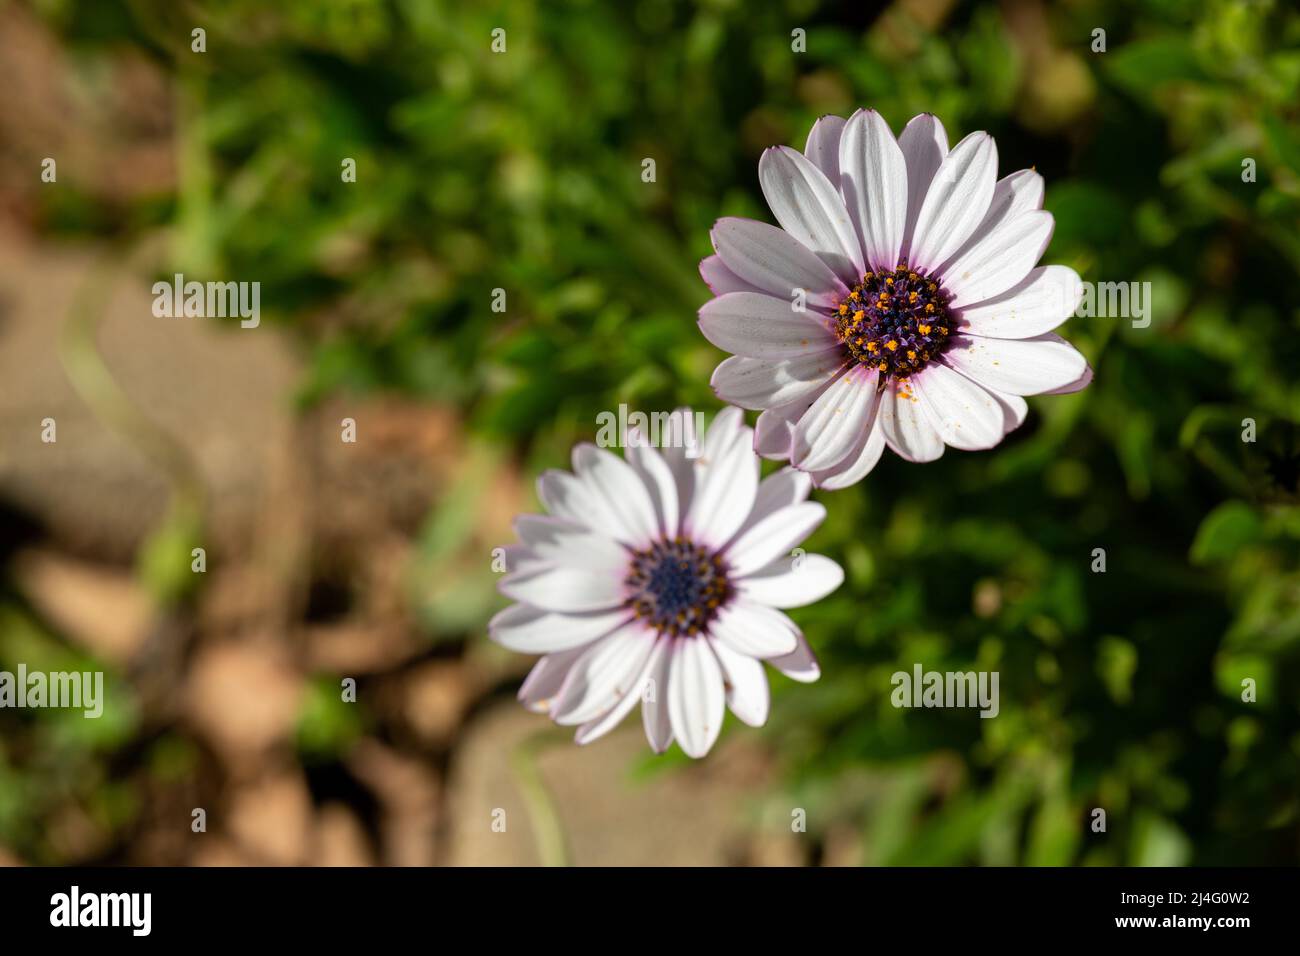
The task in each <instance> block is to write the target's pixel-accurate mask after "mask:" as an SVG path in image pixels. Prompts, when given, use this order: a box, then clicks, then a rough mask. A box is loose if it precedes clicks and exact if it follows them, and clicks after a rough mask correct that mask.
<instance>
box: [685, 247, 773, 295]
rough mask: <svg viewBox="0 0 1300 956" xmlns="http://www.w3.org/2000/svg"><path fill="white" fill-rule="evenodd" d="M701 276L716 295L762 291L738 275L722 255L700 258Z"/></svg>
mask: <svg viewBox="0 0 1300 956" xmlns="http://www.w3.org/2000/svg"><path fill="white" fill-rule="evenodd" d="M700 278H701V279H703V280H704V284H705V285H707V286H708V287H709V291H711V292H712V293H713V294H714V295H726V294H727V293H728V292H762V291H763V290H762V289H760V288H759V287H758V286H755V285H750V284H749V283H748V282H746V281H745V280H744V279H742V278H741V277H740V276H738V275H736V274H735V273H734V272H732V271H731V270H730V269H728V268H727V266H726V264H725V263H724V262H723V261H722V257H721V256H709V257H708V258H705V259H701V260H700Z"/></svg>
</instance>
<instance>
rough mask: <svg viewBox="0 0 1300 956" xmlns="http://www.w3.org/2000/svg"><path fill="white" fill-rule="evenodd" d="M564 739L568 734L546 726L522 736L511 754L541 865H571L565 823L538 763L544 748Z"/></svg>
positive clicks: (512, 767)
mask: <svg viewBox="0 0 1300 956" xmlns="http://www.w3.org/2000/svg"><path fill="white" fill-rule="evenodd" d="M561 739H563V740H564V741H565V742H567V741H568V736H567V734H561V733H560V732H557V731H555V730H553V729H547V730H544V731H541V732H540V733H536V734H534V735H533V736H531V737H528V738H526V739H525V740H523V741H522V742H521V743H520V744H519V745H518V746H516V747H515V749H514V750H513V751H511V754H510V768H511V769H512V770H513V771H514V774H515V780H516V782H517V783H518V784H519V792H520V793H521V794H522V796H523V798H524V806H525V807H526V808H527V810H528V819H529V821H530V822H531V823H532V825H533V836H534V838H535V839H536V841H537V855H538V857H539V858H540V859H541V861H542V866H568V865H569V851H568V845H567V842H566V841H565V838H564V825H563V824H562V823H561V822H560V816H559V814H558V813H557V812H556V809H555V801H554V800H553V799H552V798H551V791H550V790H549V788H547V786H546V781H545V780H543V779H542V773H541V769H540V768H539V767H538V765H537V758H538V757H540V756H541V754H542V752H543V751H545V750H547V749H548V748H549V747H551V746H553V745H555V744H556V743H557V742H558V741H559V740H561Z"/></svg>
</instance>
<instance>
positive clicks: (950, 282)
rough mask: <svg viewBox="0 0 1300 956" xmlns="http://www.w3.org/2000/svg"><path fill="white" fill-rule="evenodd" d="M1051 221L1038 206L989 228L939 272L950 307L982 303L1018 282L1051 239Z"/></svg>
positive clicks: (1049, 214)
mask: <svg viewBox="0 0 1300 956" xmlns="http://www.w3.org/2000/svg"><path fill="white" fill-rule="evenodd" d="M1054 226H1055V220H1054V219H1053V218H1052V214H1051V213H1050V212H1044V211H1042V210H1041V209H1037V210H1034V211H1033V212H1027V213H1024V214H1022V215H1021V216H1020V217H1019V218H1017V219H1013V220H1011V221H1010V222H1008V223H1004V224H1003V225H1000V226H998V227H996V228H995V229H993V230H992V231H990V232H989V233H988V234H987V235H986V236H984V237H983V238H982V239H980V241H979V242H976V243H975V244H974V245H972V246H971V247H970V249H969V250H967V251H966V252H965V253H963V254H962V255H961V256H959V257H958V258H957V259H956V261H954V262H953V263H952V265H951V266H949V267H948V268H947V269H946V270H945V271H944V273H943V283H944V286H945V287H946V288H947V289H948V291H950V292H951V293H952V307H953V308H955V309H960V308H961V307H962V306H964V305H969V304H971V303H975V302H983V301H984V300H985V299H991V298H992V297H993V296H995V295H1001V294H1002V293H1003V292H1006V291H1007V290H1008V289H1010V288H1011V287H1012V286H1014V285H1015V284H1016V283H1018V282H1020V281H1021V280H1022V279H1024V278H1025V276H1027V275H1029V271H1030V270H1031V269H1033V268H1034V266H1035V265H1037V264H1038V260H1039V259H1040V258H1042V255H1043V251H1044V250H1045V249H1047V244H1048V243H1049V242H1051V241H1052V229H1053V227H1054Z"/></svg>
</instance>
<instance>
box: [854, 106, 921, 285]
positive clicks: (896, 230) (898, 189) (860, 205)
mask: <svg viewBox="0 0 1300 956" xmlns="http://www.w3.org/2000/svg"><path fill="white" fill-rule="evenodd" d="M840 189H841V190H842V192H843V193H844V204H845V205H846V206H847V207H848V210H849V215H850V216H852V217H853V221H854V223H855V225H856V226H857V229H858V236H859V237H860V238H861V240H862V253H863V255H864V256H865V257H866V260H867V266H868V267H869V268H871V269H893V268H894V267H895V266H896V265H897V264H898V253H899V250H900V248H901V247H902V244H903V230H904V228H905V226H906V223H907V163H906V161H905V160H904V159H903V151H902V150H901V149H899V147H898V141H897V140H895V139H894V134H893V133H892V132H890V129H889V124H888V123H886V122H885V120H884V117H882V116H881V115H880V114H879V113H877V112H876V111H875V110H859V111H858V112H856V113H854V114H853V116H852V117H850V118H849V122H848V125H847V126H845V127H844V135H843V137H842V138H841V139H840Z"/></svg>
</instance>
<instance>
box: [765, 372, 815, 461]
mask: <svg viewBox="0 0 1300 956" xmlns="http://www.w3.org/2000/svg"><path fill="white" fill-rule="evenodd" d="M828 387H829V385H822V386H820V387H819V388H818V389H817V391H815V392H813V393H812V394H811V395H805V396H804V397H803V398H800V399H797V400H795V401H793V402H791V403H790V404H788V405H779V406H777V407H775V408H770V409H768V410H767V411H765V412H763V414H761V415H759V416H758V424H757V425H756V426H755V428H754V451H756V452H757V453H758V454H760V455H762V456H763V457H764V458H774V459H776V460H778V461H781V460H784V459H787V458H789V457H790V448H791V445H792V444H793V443H794V426H795V423H796V422H798V421H799V419H801V418H802V417H803V415H804V412H806V411H808V409H809V408H811V407H812V403H813V402H815V401H817V399H818V398H819V397H820V396H821V393H822V392H824V391H825V390H826V389H827V388H828Z"/></svg>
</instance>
